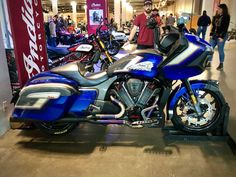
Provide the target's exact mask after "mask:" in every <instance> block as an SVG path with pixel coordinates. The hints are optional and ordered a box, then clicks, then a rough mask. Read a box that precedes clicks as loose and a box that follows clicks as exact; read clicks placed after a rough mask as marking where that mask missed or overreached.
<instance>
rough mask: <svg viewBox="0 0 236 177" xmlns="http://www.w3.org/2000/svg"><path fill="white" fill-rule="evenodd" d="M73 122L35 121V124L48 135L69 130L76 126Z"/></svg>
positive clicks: (60, 133)
mask: <svg viewBox="0 0 236 177" xmlns="http://www.w3.org/2000/svg"><path fill="white" fill-rule="evenodd" d="M77 125H78V123H74V122H72V123H71V122H36V123H35V126H36V127H37V128H39V129H40V130H41V131H42V132H44V133H47V134H50V135H63V134H67V133H69V132H71V131H72V130H74V129H75V128H76V127H77Z"/></svg>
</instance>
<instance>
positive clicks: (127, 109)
mask: <svg viewBox="0 0 236 177" xmlns="http://www.w3.org/2000/svg"><path fill="white" fill-rule="evenodd" d="M171 35H172V33H168V34H166V36H164V37H163V39H162V40H161V41H160V43H159V45H160V46H161V47H160V48H162V49H163V52H164V53H165V55H166V56H167V57H166V58H165V60H164V59H163V56H162V55H161V54H160V53H158V52H157V51H156V50H136V51H135V52H133V53H132V54H130V55H128V56H125V57H124V58H121V59H120V60H118V61H116V62H115V63H114V64H113V65H111V66H109V67H108V69H107V70H105V71H101V72H99V73H94V74H91V75H89V76H83V75H81V73H80V69H79V66H78V62H72V63H69V64H67V65H64V66H61V67H57V68H54V69H52V70H51V71H47V72H42V73H39V74H38V75H36V76H34V77H32V78H31V79H30V80H29V81H28V82H27V83H26V85H25V86H24V88H23V89H22V90H21V91H20V93H19V95H18V96H17V94H16V95H15V96H14V100H17V101H16V102H15V109H14V112H13V114H12V117H11V121H12V122H33V123H34V124H35V125H36V126H37V127H38V128H39V129H40V130H42V131H43V132H45V133H49V134H52V135H60V134H65V133H68V132H70V131H72V130H73V129H74V128H75V127H76V126H77V125H78V124H79V123H80V122H88V123H95V124H102V125H107V124H116V125H126V126H129V127H131V128H143V127H148V128H157V127H164V126H165V120H169V119H170V120H171V121H172V123H173V126H174V127H175V128H176V129H177V130H181V131H185V132H188V133H191V134H201V133H207V132H211V131H213V130H214V129H215V127H217V126H218V125H219V124H220V123H221V122H222V117H223V116H222V114H223V113H222V110H223V107H224V105H225V104H226V102H225V99H224V97H223V95H222V93H221V92H220V90H219V87H218V84H217V83H216V82H214V81H208V80H206V81H204V80H191V81H190V80H189V78H191V77H193V76H196V75H199V74H201V73H202V72H203V71H204V70H205V66H206V63H207V61H208V59H209V58H210V57H211V56H212V54H213V49H212V47H211V46H210V44H209V43H207V42H205V41H204V40H202V39H200V38H199V37H197V36H195V35H192V34H188V33H183V32H182V31H180V32H178V34H177V35H178V38H177V39H176V38H175V37H174V38H172V37H171ZM165 39H166V40H165ZM172 40H174V41H172ZM169 44H171V49H170V50H164V49H166V48H168V47H169ZM177 81H180V82H181V84H180V85H178V86H175V85H176V83H177Z"/></svg>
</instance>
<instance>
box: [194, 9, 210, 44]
mask: <svg viewBox="0 0 236 177" xmlns="http://www.w3.org/2000/svg"><path fill="white" fill-rule="evenodd" d="M210 24H211V18H210V17H209V16H208V15H207V11H205V10H204V11H203V14H202V16H201V17H200V18H199V19H198V21H197V26H198V29H197V35H198V36H200V34H201V33H202V39H204V40H205V35H206V31H207V27H208V26H209V25H210Z"/></svg>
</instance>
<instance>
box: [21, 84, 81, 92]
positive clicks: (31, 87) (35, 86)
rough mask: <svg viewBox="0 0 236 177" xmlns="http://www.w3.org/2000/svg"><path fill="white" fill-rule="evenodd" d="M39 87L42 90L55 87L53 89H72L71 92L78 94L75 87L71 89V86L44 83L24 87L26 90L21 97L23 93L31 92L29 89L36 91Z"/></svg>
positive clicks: (23, 90)
mask: <svg viewBox="0 0 236 177" xmlns="http://www.w3.org/2000/svg"><path fill="white" fill-rule="evenodd" d="M39 87H41V88H45V87H53V88H58V87H62V88H65V89H71V90H73V91H74V92H76V90H75V89H74V88H73V87H71V86H69V85H67V84H61V83H44V84H36V85H29V86H26V87H24V88H23V89H22V90H21V92H20V95H21V94H22V93H24V92H25V91H27V90H29V89H34V88H39Z"/></svg>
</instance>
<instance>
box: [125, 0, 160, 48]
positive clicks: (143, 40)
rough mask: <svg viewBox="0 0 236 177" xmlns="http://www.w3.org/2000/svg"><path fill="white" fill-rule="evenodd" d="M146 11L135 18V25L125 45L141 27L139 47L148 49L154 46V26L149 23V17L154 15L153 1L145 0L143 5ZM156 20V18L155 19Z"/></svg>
mask: <svg viewBox="0 0 236 177" xmlns="http://www.w3.org/2000/svg"><path fill="white" fill-rule="evenodd" d="M143 9H144V12H143V13H141V14H139V15H138V16H137V17H136V18H135V20H134V26H133V28H132V30H131V32H130V36H129V39H128V41H127V42H126V43H125V44H124V46H126V45H128V44H129V43H130V42H131V41H132V39H133V38H134V35H135V33H136V30H137V28H139V35H138V40H137V44H138V45H137V49H148V48H154V32H153V28H152V27H150V26H149V25H148V22H149V19H150V18H151V15H152V13H151V12H152V1H151V0H144V6H143ZM154 21H155V22H156V20H155V19H154Z"/></svg>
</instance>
